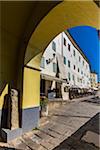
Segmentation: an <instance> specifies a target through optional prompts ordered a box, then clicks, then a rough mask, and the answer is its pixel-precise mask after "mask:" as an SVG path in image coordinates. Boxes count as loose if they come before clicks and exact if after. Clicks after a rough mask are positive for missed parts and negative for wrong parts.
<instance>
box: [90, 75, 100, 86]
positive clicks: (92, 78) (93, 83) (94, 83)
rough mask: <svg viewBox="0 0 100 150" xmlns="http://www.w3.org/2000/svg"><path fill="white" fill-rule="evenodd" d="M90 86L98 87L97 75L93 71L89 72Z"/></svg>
mask: <svg viewBox="0 0 100 150" xmlns="http://www.w3.org/2000/svg"><path fill="white" fill-rule="evenodd" d="M90 81H91V88H94V89H95V88H98V76H97V74H96V73H95V72H91V74H90Z"/></svg>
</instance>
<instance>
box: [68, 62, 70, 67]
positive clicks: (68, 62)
mask: <svg viewBox="0 0 100 150" xmlns="http://www.w3.org/2000/svg"><path fill="white" fill-rule="evenodd" d="M68 67H69V68H70V61H69V60H68Z"/></svg>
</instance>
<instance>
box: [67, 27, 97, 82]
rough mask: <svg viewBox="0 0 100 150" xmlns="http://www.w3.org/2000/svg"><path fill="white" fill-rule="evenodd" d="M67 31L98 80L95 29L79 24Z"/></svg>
mask: <svg viewBox="0 0 100 150" xmlns="http://www.w3.org/2000/svg"><path fill="white" fill-rule="evenodd" d="M69 32H70V34H71V35H72V37H73V38H74V40H75V41H76V43H77V44H78V45H79V46H80V48H81V49H82V51H83V52H84V54H85V55H86V56H87V58H88V60H89V62H90V65H91V70H92V71H95V72H97V73H98V75H99V81H100V65H99V63H100V60H99V59H100V47H99V46H100V41H99V38H98V33H97V30H96V29H95V28H92V27H89V26H79V27H74V28H71V29H69Z"/></svg>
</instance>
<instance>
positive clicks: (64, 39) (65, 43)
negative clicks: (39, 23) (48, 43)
mask: <svg viewBox="0 0 100 150" xmlns="http://www.w3.org/2000/svg"><path fill="white" fill-rule="evenodd" d="M64 45H65V46H66V39H65V38H64Z"/></svg>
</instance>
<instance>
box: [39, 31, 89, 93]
mask: <svg viewBox="0 0 100 150" xmlns="http://www.w3.org/2000/svg"><path fill="white" fill-rule="evenodd" d="M62 60H63V62H62ZM40 69H41V78H42V79H44V80H45V81H47V80H48V82H49V83H48V84H49V88H50V86H51V88H52V84H53V83H52V82H53V80H55V81H57V79H61V80H63V79H65V78H66V79H67V81H68V83H69V86H77V87H80V88H86V89H88V88H90V87H91V84H90V66H89V62H88V59H87V58H86V56H85V55H84V54H83V52H82V50H81V49H80V48H79V47H78V45H77V44H76V43H75V41H74V40H73V39H72V37H71V36H70V34H69V33H68V32H62V33H60V34H59V35H58V36H57V37H56V38H55V39H54V40H53V41H52V42H51V43H50V44H49V45H48V47H47V48H46V50H45V52H44V54H43V57H42V60H41V67H40ZM45 81H43V82H45ZM58 82H59V83H60V80H58ZM44 84H45V83H44ZM59 86H60V85H59ZM59 86H58V87H59ZM42 87H43V85H42ZM46 87H47V88H48V86H45V87H43V88H45V90H47V88H46ZM56 88H57V85H56Z"/></svg>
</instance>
